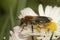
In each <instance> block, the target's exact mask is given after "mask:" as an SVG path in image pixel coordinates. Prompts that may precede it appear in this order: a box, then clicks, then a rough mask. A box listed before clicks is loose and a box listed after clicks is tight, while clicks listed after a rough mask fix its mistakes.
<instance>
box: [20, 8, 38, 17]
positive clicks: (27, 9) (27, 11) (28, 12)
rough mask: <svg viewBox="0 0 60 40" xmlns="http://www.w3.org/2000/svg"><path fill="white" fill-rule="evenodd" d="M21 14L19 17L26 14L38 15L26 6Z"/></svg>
mask: <svg viewBox="0 0 60 40" xmlns="http://www.w3.org/2000/svg"><path fill="white" fill-rule="evenodd" d="M20 12H21V15H20V16H19V18H21V17H22V18H23V17H25V16H38V15H37V14H36V13H35V12H34V11H33V10H32V9H31V8H25V9H23V10H21V11H20Z"/></svg>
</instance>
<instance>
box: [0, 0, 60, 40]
mask: <svg viewBox="0 0 60 40" xmlns="http://www.w3.org/2000/svg"><path fill="white" fill-rule="evenodd" d="M39 4H43V6H44V8H45V6H46V5H51V6H60V0H0V40H4V39H3V38H4V36H5V37H6V39H5V40H9V30H11V29H12V28H13V27H14V26H16V25H19V20H18V18H17V16H18V15H19V14H20V10H21V9H23V8H26V7H31V8H32V9H33V10H34V11H35V12H37V13H38V5H39Z"/></svg>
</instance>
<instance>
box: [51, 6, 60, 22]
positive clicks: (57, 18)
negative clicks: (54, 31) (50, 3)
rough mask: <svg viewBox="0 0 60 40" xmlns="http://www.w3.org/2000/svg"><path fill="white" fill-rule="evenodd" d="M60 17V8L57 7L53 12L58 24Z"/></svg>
mask: <svg viewBox="0 0 60 40" xmlns="http://www.w3.org/2000/svg"><path fill="white" fill-rule="evenodd" d="M59 16H60V8H59V7H57V6H55V7H54V8H53V11H52V18H53V20H54V21H55V22H56V23H57V22H58V20H59V19H60V18H59Z"/></svg>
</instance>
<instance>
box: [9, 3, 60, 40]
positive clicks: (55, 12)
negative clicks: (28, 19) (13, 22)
mask: <svg viewBox="0 0 60 40" xmlns="http://www.w3.org/2000/svg"><path fill="white" fill-rule="evenodd" d="M20 12H21V14H20V15H19V16H18V18H19V19H21V18H24V17H25V16H38V15H37V13H35V12H34V11H33V10H32V9H31V8H29V7H28V8H24V9H23V10H21V11H20ZM38 12H39V16H43V17H48V19H50V18H51V22H50V23H49V24H48V25H47V26H45V29H40V28H37V30H38V31H41V32H38V33H37V31H34V32H35V33H34V34H33V35H40V37H37V40H41V39H42V40H50V38H51V36H52V34H53V36H52V40H57V39H58V38H59V37H60V7H57V6H54V7H52V6H49V5H47V6H46V8H45V11H44V10H43V6H42V4H40V5H39V6H38ZM28 26H31V25H27V28H25V29H23V31H22V33H20V31H21V29H22V28H21V27H20V26H16V27H14V28H13V31H10V34H11V36H10V39H9V40H27V37H28V36H30V35H31V34H32V32H31V27H28ZM48 30H50V31H48Z"/></svg>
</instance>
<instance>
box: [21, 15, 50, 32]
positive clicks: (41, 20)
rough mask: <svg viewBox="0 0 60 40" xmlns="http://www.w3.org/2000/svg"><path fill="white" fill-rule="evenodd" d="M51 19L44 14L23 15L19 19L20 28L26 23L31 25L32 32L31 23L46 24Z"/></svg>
mask: <svg viewBox="0 0 60 40" xmlns="http://www.w3.org/2000/svg"><path fill="white" fill-rule="evenodd" d="M50 21H51V19H50V18H49V17H45V16H25V17H24V18H21V20H20V26H21V27H22V30H21V31H23V29H24V27H25V26H27V25H28V24H30V25H31V27H32V32H33V25H37V24H38V25H47V24H49V22H50Z"/></svg>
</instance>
